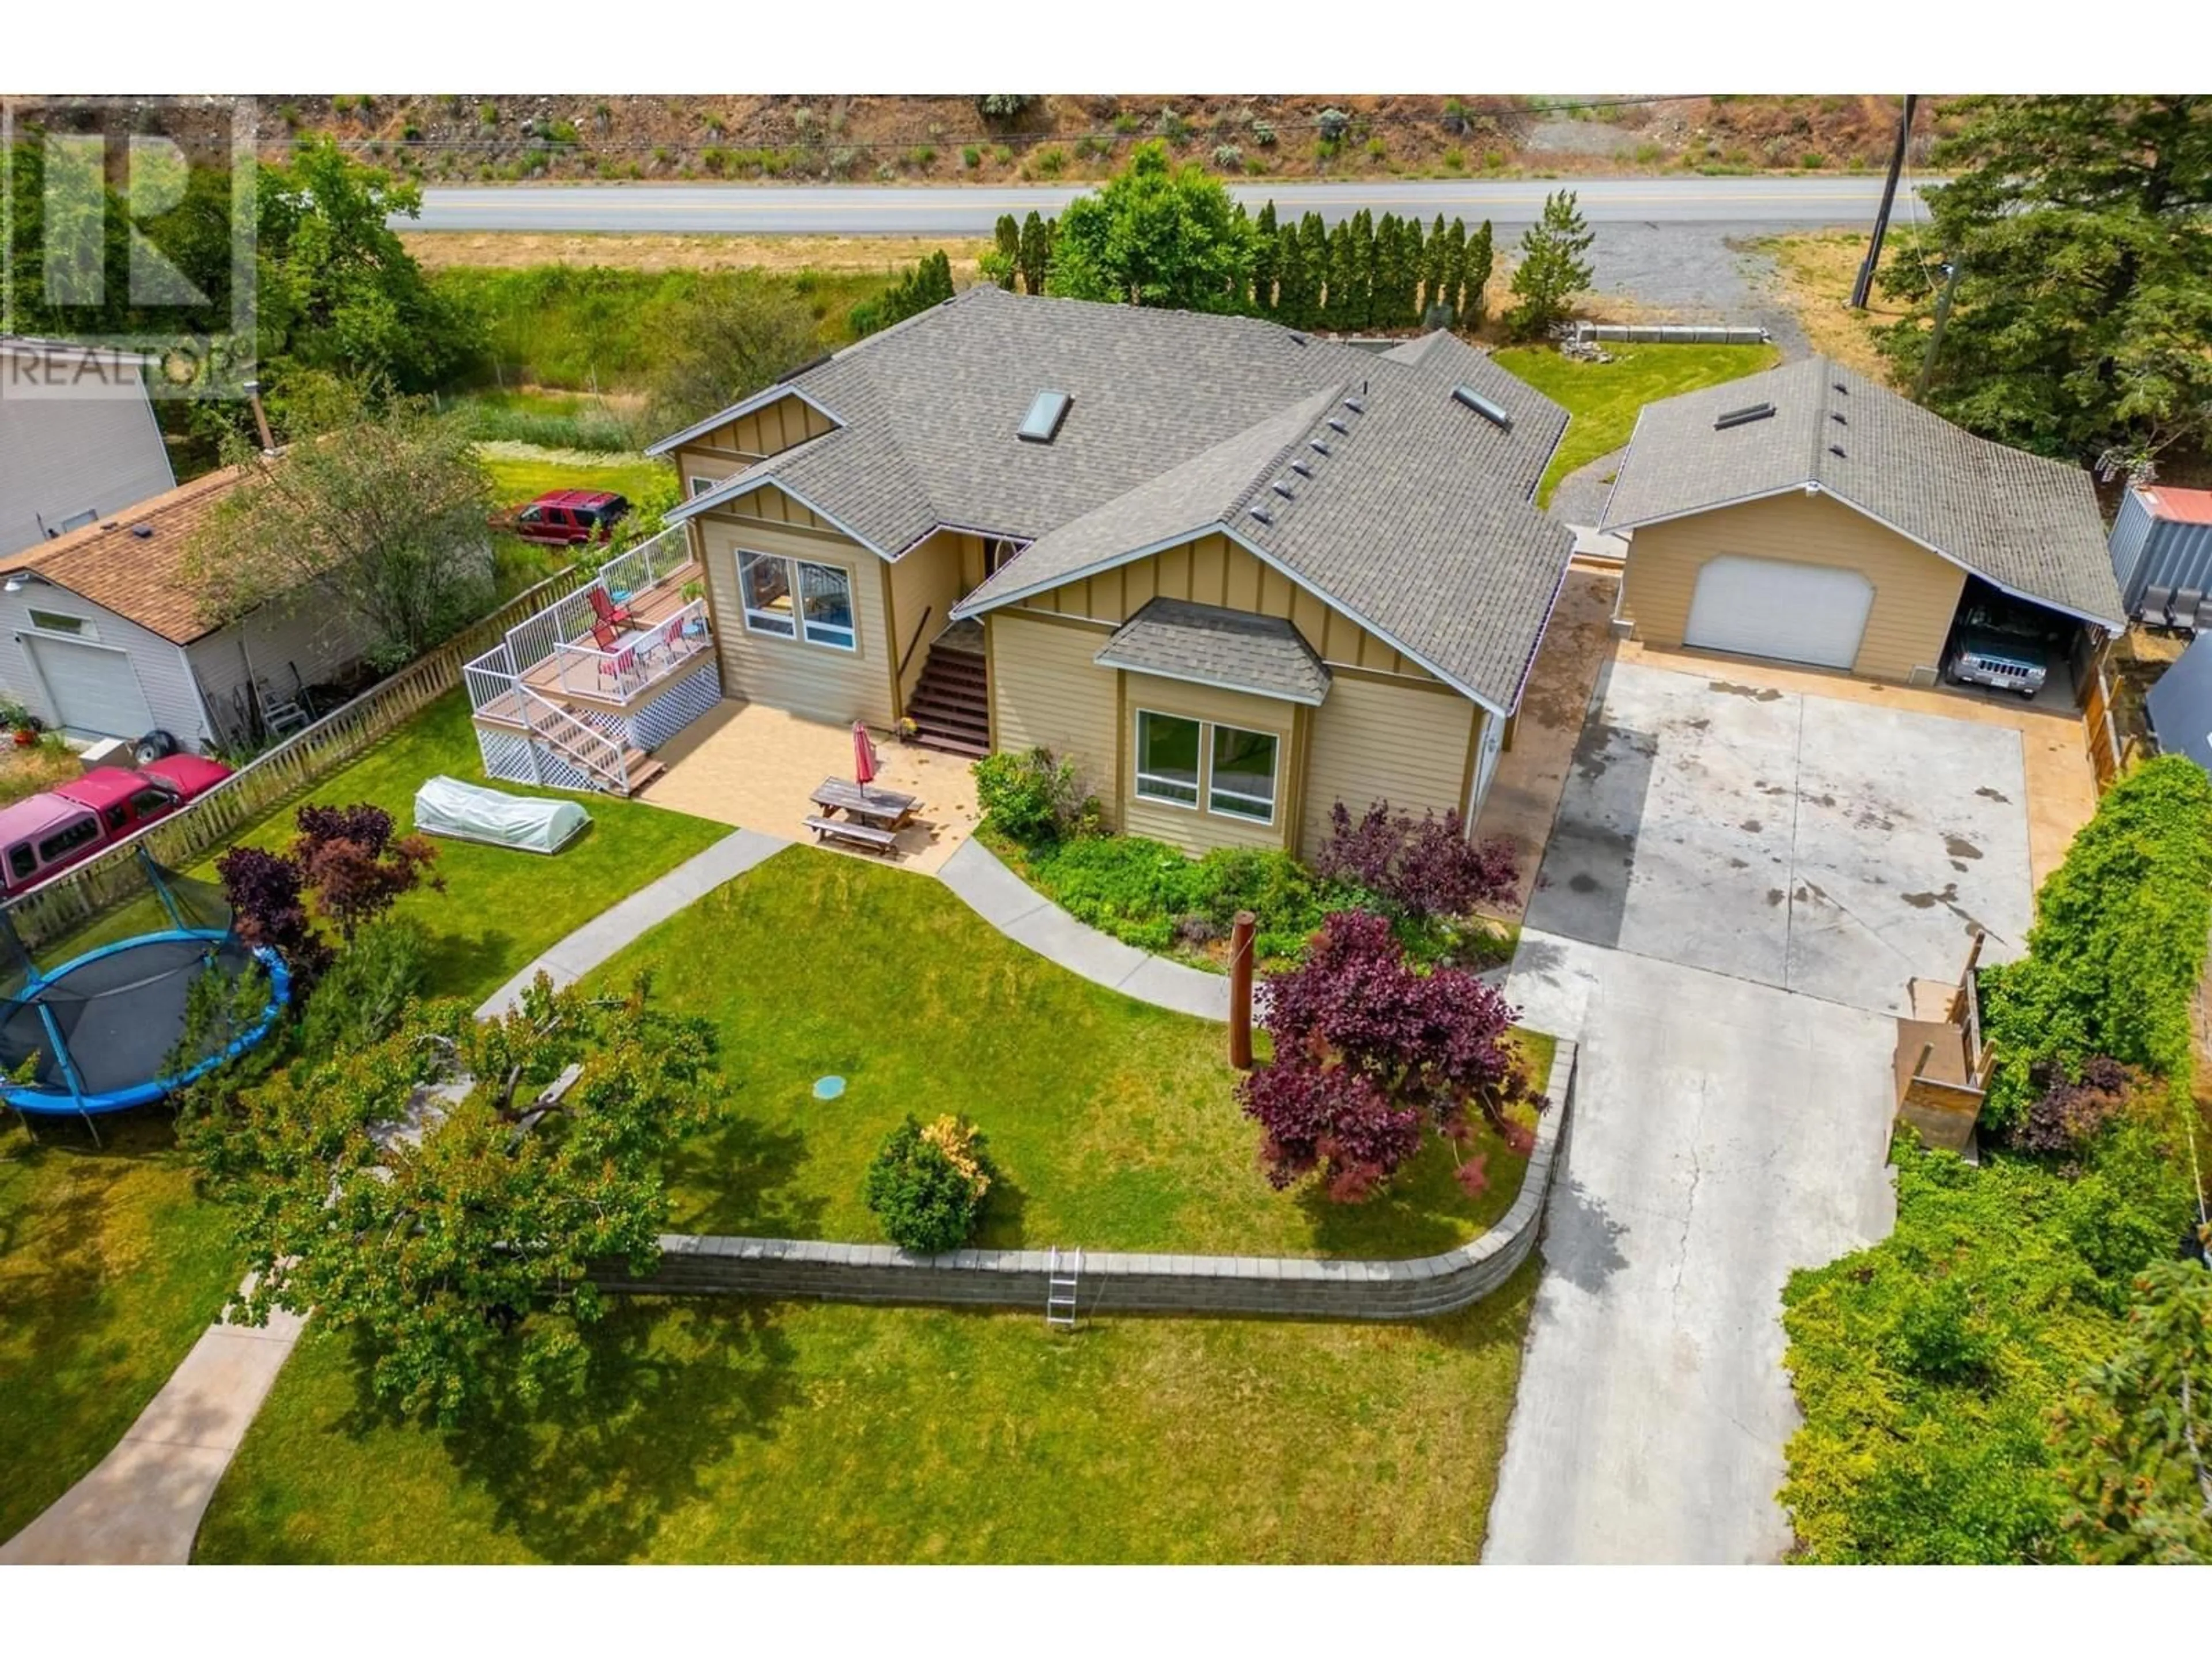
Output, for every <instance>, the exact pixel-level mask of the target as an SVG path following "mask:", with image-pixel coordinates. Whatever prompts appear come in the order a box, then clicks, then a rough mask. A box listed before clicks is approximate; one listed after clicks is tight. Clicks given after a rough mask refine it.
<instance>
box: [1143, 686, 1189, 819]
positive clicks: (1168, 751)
mask: <svg viewBox="0 0 2212 1659" xmlns="http://www.w3.org/2000/svg"><path fill="white" fill-rule="evenodd" d="M1205 736H1206V726H1205V723H1204V722H1203V721H1200V720H1189V719H1187V718H1185V717H1184V716H1183V715H1181V714H1156V713H1154V712H1153V711H1152V709H1149V708H1139V710H1138V711H1137V793H1138V794H1139V796H1141V797H1142V798H1143V799H1146V800H1156V801H1164V802H1165V803H1166V804H1167V805H1170V806H1187V807H1189V808H1191V809H1192V810H1193V811H1196V810H1197V807H1198V762H1199V756H1200V753H1201V752H1202V750H1203V746H1204V741H1205Z"/></svg>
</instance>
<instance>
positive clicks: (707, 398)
mask: <svg viewBox="0 0 2212 1659" xmlns="http://www.w3.org/2000/svg"><path fill="white" fill-rule="evenodd" d="M863 303H866V302H865V301H864V302H863ZM859 309H860V307H857V306H856V307H854V310H855V311H856V312H857V311H858V310H859ZM655 338H656V342H657V343H656V348H655V349H654V351H653V368H652V370H651V375H650V379H649V380H648V383H647V410H648V416H647V418H648V423H649V424H650V425H651V426H652V427H653V429H654V430H655V431H659V432H680V431H682V430H683V429H684V428H685V427H687V426H690V424H691V423H692V422H694V421H698V420H703V419H704V418H706V417H707V416H709V415H712V414H714V412H715V411H716V410H722V409H727V408H728V407H729V406H730V405H731V404H733V403H736V402H738V400H739V399H740V398H748V397H750V396H751V395H752V394H753V393H754V392H758V391H759V390H760V389H761V388H762V387H763V386H769V385H772V384H774V382H775V379H776V377H777V376H778V375H780V374H788V373H789V372H790V371H791V370H793V369H794V368H798V367H799V364H801V363H803V362H806V360H807V359H808V358H810V357H812V356H817V354H818V353H819V352H820V350H821V346H820V343H819V341H818V339H817V336H816V333H815V325H814V319H813V317H812V315H811V313H809V312H808V311H807V309H806V304H805V301H802V300H800V299H799V297H798V296H797V295H794V294H793V293H792V292H791V291H790V290H789V289H784V288H779V287H775V286H774V285H772V284H770V283H764V282H761V281H759V280H757V278H753V277H751V276H750V275H748V276H746V277H745V278H744V279H741V280H738V281H736V282H733V283H726V284H724V285H722V286H721V287H720V288H719V289H717V290H716V291H714V292H712V293H702V294H695V295H690V296H688V297H686V298H684V299H683V300H680V301H676V302H674V303H673V304H671V305H670V306H669V307H667V309H666V311H665V315H664V319H663V320H662V321H661V323H660V325H659V327H658V329H657V330H656V331H655Z"/></svg>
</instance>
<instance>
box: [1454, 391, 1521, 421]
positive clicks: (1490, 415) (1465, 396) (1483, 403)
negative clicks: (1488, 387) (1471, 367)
mask: <svg viewBox="0 0 2212 1659" xmlns="http://www.w3.org/2000/svg"><path fill="white" fill-rule="evenodd" d="M1452 401H1453V402H1454V403H1455V404H1460V405H1461V406H1462V407H1463V408H1467V409H1471V410H1474V412H1475V413H1476V414H1478V415H1480V416H1482V418H1483V419H1484V420H1486V421H1487V422H1490V423H1491V425H1492V426H1494V427H1496V428H1498V430H1499V431H1500V432H1510V431H1511V430H1513V417H1512V416H1510V415H1509V414H1507V413H1506V412H1505V405H1504V404H1500V403H1495V402H1493V401H1492V400H1491V399H1490V398H1486V397H1484V396H1483V395H1482V394H1481V393H1480V392H1477V391H1476V390H1475V389H1474V387H1473V386H1454V387H1453V388H1452Z"/></svg>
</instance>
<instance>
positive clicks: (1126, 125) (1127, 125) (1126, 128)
mask: <svg viewBox="0 0 2212 1659" xmlns="http://www.w3.org/2000/svg"><path fill="white" fill-rule="evenodd" d="M1144 127H1145V123H1144V119H1143V118H1142V117H1141V116H1136V115H1132V114H1131V113H1130V112H1128V111H1127V110H1123V111H1121V112H1120V113H1119V114H1117V115H1115V118H1114V131H1116V132H1118V133H1120V134H1121V137H1124V138H1127V137H1128V136H1129V135H1130V134H1131V133H1133V132H1141V131H1144Z"/></svg>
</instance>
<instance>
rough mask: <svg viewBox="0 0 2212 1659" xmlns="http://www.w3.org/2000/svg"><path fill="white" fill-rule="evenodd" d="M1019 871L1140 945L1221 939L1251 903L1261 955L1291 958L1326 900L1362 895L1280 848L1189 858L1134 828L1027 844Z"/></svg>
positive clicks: (1068, 906) (1164, 946) (1330, 904)
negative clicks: (1132, 832) (1128, 832)
mask: <svg viewBox="0 0 2212 1659" xmlns="http://www.w3.org/2000/svg"><path fill="white" fill-rule="evenodd" d="M1029 874H1030V878H1031V879H1032V880H1034V881H1035V882H1036V884H1037V885H1038V886H1039V887H1040V888H1042V890H1044V892H1045V893H1046V894H1047V895H1048V896H1050V897H1051V898H1052V899H1053V901H1054V902H1055V903H1057V904H1059V905H1060V908H1062V909H1064V910H1066V912H1067V913H1068V914H1069V915H1072V916H1073V917H1074V918H1075V919H1076V920H1077V921H1081V922H1085V923H1088V924H1089V925H1090V926H1091V927H1097V928H1098V929H1100V930H1101V931H1102V932H1104V933H1111V934H1112V935H1113V936H1114V937H1115V939H1120V940H1121V942H1122V943H1124V944H1125V945H1135V946H1136V947H1137V948H1138V949H1139V950H1140V951H1166V950H1169V949H1170V948H1172V947H1173V946H1175V945H1178V944H1181V945H1206V944H1210V943H1212V942H1213V941H1215V940H1217V939H1225V938H1227V937H1228V935H1229V931H1230V928H1231V926H1232V925H1233V924H1234V923H1235V921H1236V920H1237V912H1238V911H1239V910H1249V911H1251V912H1252V914H1253V915H1254V917H1255V921H1256V922H1257V927H1256V928H1255V933H1254V936H1253V948H1254V951H1255V953H1256V954H1257V956H1258V957H1259V958H1260V959H1261V961H1263V962H1285V961H1295V960H1297V958H1298V957H1300V956H1302V955H1304V951H1305V946H1306V941H1307V940H1308V939H1310V938H1311V937H1312V936H1313V935H1314V933H1316V932H1317V931H1319V929H1320V927H1321V924H1322V919H1323V918H1324V917H1326V916H1327V915H1328V913H1329V912H1330V911H1332V910H1342V909H1351V908H1366V897H1367V896H1366V895H1365V894H1364V893H1362V892H1361V891H1360V890H1358V888H1356V887H1353V886H1351V885H1349V884H1345V883H1340V882H1331V881H1326V880H1324V879H1322V878H1321V877H1318V876H1316V875H1315V874H1314V873H1313V872H1311V871H1310V870H1309V869H1307V868H1306V867H1305V866H1304V865H1302V864H1300V863H1299V862H1298V861H1297V860H1296V859H1294V858H1292V857H1291V855H1290V854H1287V853H1282V852H1273V851H1267V850H1263V849H1261V848H1243V847H1217V848H1214V849H1213V850H1212V851H1211V852H1209V853H1207V854H1206V856H1205V857H1203V858H1199V859H1193V858H1190V857H1188V856H1187V855H1185V854H1182V853H1181V852H1179V851H1177V850H1176V848H1172V847H1169V846H1166V845H1164V843H1162V842H1156V841H1148V840H1146V838H1145V837H1144V836H1084V837H1081V838H1079V839H1077V840H1072V841H1066V842H1060V843H1058V844H1056V845H1048V846H1046V847H1044V848H1038V849H1032V851H1031V852H1030V856H1029Z"/></svg>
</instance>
